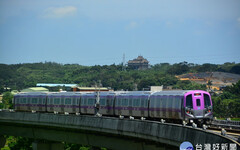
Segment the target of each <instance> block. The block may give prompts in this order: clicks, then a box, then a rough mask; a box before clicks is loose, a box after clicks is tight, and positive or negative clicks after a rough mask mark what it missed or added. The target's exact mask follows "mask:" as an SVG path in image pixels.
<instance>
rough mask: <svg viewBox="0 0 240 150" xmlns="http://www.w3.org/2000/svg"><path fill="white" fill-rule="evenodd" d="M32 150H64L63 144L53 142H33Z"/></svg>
mask: <svg viewBox="0 0 240 150" xmlns="http://www.w3.org/2000/svg"><path fill="white" fill-rule="evenodd" d="M32 148H33V150H64V144H63V143H61V142H53V141H41V140H40V141H38V140H36V141H34V142H33V143H32Z"/></svg>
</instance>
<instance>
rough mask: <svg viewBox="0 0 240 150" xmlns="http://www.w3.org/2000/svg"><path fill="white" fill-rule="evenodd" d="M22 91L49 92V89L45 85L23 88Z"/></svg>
mask: <svg viewBox="0 0 240 150" xmlns="http://www.w3.org/2000/svg"><path fill="white" fill-rule="evenodd" d="M21 92H49V90H48V89H46V88H44V87H31V88H27V89H23V90H21Z"/></svg>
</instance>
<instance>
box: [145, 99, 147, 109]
mask: <svg viewBox="0 0 240 150" xmlns="http://www.w3.org/2000/svg"><path fill="white" fill-rule="evenodd" d="M147 106H148V99H145V107H147Z"/></svg>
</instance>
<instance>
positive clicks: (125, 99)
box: [122, 98, 128, 106]
mask: <svg viewBox="0 0 240 150" xmlns="http://www.w3.org/2000/svg"><path fill="white" fill-rule="evenodd" d="M127 105H128V99H127V98H124V99H122V106H127Z"/></svg>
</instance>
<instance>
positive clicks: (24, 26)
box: [0, 0, 240, 66]
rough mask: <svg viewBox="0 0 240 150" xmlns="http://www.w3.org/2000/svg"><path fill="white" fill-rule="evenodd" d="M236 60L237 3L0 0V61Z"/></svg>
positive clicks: (239, 39)
mask: <svg viewBox="0 0 240 150" xmlns="http://www.w3.org/2000/svg"><path fill="white" fill-rule="evenodd" d="M123 54H125V57H126V62H127V61H128V60H130V59H134V58H136V57H137V56H138V55H142V56H144V57H145V58H147V59H148V60H149V61H150V64H152V65H154V64H156V63H163V62H168V63H171V64H172V63H178V62H182V61H187V62H191V63H198V64H202V63H216V64H222V63H224V62H236V63H239V62H240V1H239V0H79V1H77V0H41V1H36V0H1V1H0V63H5V64H16V63H32V62H45V61H54V62H58V63H63V64H66V63H77V64H81V65H88V66H90V65H95V64H99V65H110V64H113V63H115V64H119V63H121V62H122V59H123Z"/></svg>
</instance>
